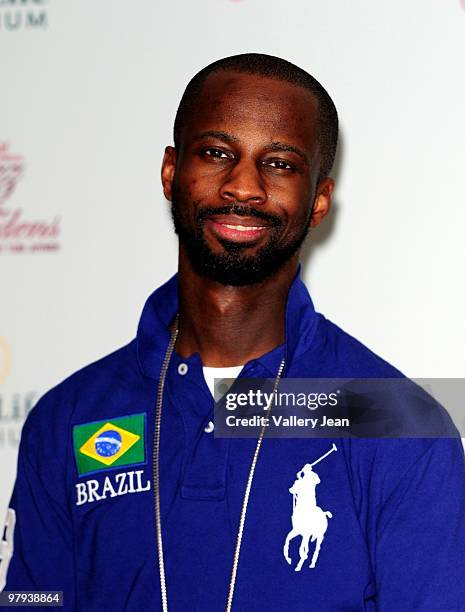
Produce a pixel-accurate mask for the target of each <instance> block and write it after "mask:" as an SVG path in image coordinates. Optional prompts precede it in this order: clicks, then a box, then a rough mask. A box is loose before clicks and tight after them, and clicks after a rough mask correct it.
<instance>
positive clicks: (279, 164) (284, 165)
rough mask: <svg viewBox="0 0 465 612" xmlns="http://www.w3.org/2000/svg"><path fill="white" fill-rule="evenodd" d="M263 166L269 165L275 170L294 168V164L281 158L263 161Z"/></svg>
mask: <svg viewBox="0 0 465 612" xmlns="http://www.w3.org/2000/svg"><path fill="white" fill-rule="evenodd" d="M263 165H264V166H270V167H271V168H275V169H276V170H295V168H294V166H293V165H292V164H290V163H289V162H287V161H284V160H283V159H268V160H266V161H264V162H263Z"/></svg>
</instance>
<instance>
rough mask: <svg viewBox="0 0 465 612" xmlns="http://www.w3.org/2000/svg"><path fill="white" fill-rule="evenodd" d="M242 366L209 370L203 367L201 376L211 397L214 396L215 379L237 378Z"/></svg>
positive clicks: (209, 368)
mask: <svg viewBox="0 0 465 612" xmlns="http://www.w3.org/2000/svg"><path fill="white" fill-rule="evenodd" d="M243 367H244V366H243V365H238V366H230V367H229V368H211V367H208V366H203V375H204V377H205V381H206V383H207V385H208V388H209V389H210V393H211V394H212V396H213V397H214V396H215V378H237V377H238V376H239V374H240V372H241V370H242V368H243Z"/></svg>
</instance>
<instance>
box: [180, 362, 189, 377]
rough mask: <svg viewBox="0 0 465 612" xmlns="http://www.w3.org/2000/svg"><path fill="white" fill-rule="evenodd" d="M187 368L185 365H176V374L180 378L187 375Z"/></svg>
mask: <svg viewBox="0 0 465 612" xmlns="http://www.w3.org/2000/svg"><path fill="white" fill-rule="evenodd" d="M188 369H189V368H188V367H187V363H180V364H179V365H178V374H181V376H184V374H187V370H188Z"/></svg>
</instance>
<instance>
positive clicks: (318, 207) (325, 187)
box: [310, 176, 334, 227]
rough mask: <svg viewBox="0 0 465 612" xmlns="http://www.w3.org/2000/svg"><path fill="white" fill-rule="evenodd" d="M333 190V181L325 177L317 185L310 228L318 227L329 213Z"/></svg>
mask: <svg viewBox="0 0 465 612" xmlns="http://www.w3.org/2000/svg"><path fill="white" fill-rule="evenodd" d="M333 189H334V181H333V179H332V178H329V176H327V177H326V178H324V179H322V180H321V181H320V182H319V183H318V187H317V190H316V196H315V202H314V204H313V211H312V217H311V219H310V227H316V226H317V225H319V224H320V223H321V222H322V221H323V219H324V218H325V217H326V215H327V214H328V212H329V209H330V206H331V195H332V193H333Z"/></svg>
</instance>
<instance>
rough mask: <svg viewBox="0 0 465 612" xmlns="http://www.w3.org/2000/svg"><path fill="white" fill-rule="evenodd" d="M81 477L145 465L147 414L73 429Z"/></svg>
mask: <svg viewBox="0 0 465 612" xmlns="http://www.w3.org/2000/svg"><path fill="white" fill-rule="evenodd" d="M73 445H74V456H75V457H76V464H77V469H78V474H79V476H83V475H84V474H89V473H90V472H99V471H101V470H110V469H115V468H119V467H123V466H126V465H136V464H138V463H145V412H143V413H142V414H131V415H129V416H124V417H117V418H116V419H106V420H104V421H94V422H93V423H84V424H82V425H75V426H74V427H73Z"/></svg>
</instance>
